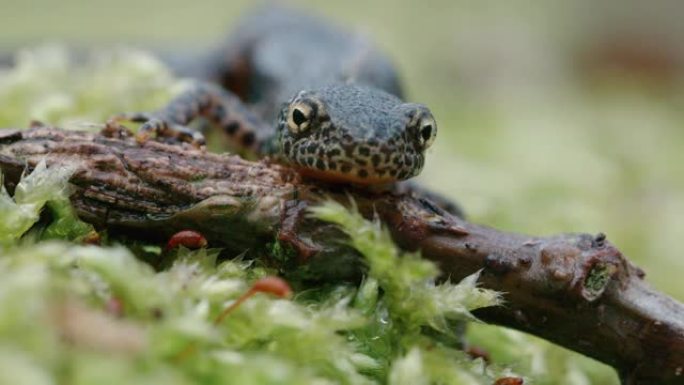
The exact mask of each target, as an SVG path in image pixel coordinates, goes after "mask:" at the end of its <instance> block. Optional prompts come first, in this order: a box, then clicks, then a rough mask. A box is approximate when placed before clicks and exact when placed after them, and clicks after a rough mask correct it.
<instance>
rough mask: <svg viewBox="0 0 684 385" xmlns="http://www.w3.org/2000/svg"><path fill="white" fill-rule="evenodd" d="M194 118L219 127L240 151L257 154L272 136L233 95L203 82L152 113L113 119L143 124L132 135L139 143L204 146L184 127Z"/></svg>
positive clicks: (269, 130) (193, 132)
mask: <svg viewBox="0 0 684 385" xmlns="http://www.w3.org/2000/svg"><path fill="white" fill-rule="evenodd" d="M198 118H204V119H206V120H207V121H208V122H209V123H210V124H211V125H212V126H214V127H219V128H220V129H221V131H222V132H223V133H224V134H225V135H226V136H227V137H228V139H229V140H230V141H231V142H232V144H233V145H234V147H235V148H238V149H240V150H241V152H251V153H259V152H260V148H261V147H262V146H263V145H264V142H266V141H268V140H269V139H270V138H271V137H272V132H273V129H272V128H269V127H268V126H267V125H266V124H265V123H264V122H263V121H262V120H261V119H260V118H259V117H257V116H256V115H254V114H253V113H252V112H251V111H250V110H248V109H247V108H246V107H245V106H244V105H243V104H242V101H240V99H239V98H238V97H237V96H235V95H233V94H232V93H231V92H230V91H226V90H224V89H222V88H220V87H218V86H215V85H211V84H207V83H201V84H198V85H197V86H195V87H193V88H192V89H190V90H188V91H186V92H184V93H182V94H180V95H179V96H177V97H176V98H174V99H173V100H171V102H169V103H168V104H167V105H166V106H165V107H163V108H162V109H160V110H158V111H156V112H152V113H132V114H121V115H118V116H116V117H114V119H113V120H114V121H118V120H130V121H134V122H139V123H143V125H142V126H141V127H140V129H139V130H138V133H137V134H136V139H137V140H138V141H139V142H144V141H146V140H148V139H149V138H150V137H152V136H156V137H160V138H170V139H175V140H177V141H180V142H187V143H191V144H193V145H195V146H197V147H200V146H204V144H205V140H204V136H203V135H202V133H200V132H198V131H196V130H193V129H192V128H190V127H188V125H189V124H191V123H192V122H193V121H195V120H196V119H198Z"/></svg>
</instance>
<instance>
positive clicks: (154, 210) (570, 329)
mask: <svg viewBox="0 0 684 385" xmlns="http://www.w3.org/2000/svg"><path fill="white" fill-rule="evenodd" d="M43 158H45V159H47V161H48V163H49V164H52V165H57V164H66V163H71V164H77V165H78V171H77V172H76V173H75V174H74V176H73V177H72V179H71V182H72V184H73V186H74V193H73V195H72V202H73V204H74V206H75V207H76V209H77V210H78V213H79V215H80V216H81V217H82V218H83V219H84V220H86V221H89V222H91V223H93V224H95V225H96V226H99V227H102V228H107V230H108V231H110V232H119V233H124V234H127V235H129V236H138V237H146V238H147V239H154V238H156V239H163V238H166V237H168V236H169V235H171V234H172V233H174V232H176V231H179V230H183V229H186V228H192V229H195V230H198V231H200V232H202V233H203V234H204V235H205V236H206V237H207V239H208V240H209V242H210V243H212V244H214V245H220V246H222V247H226V248H227V249H228V250H234V251H236V252H239V251H243V250H246V249H249V250H251V251H253V252H255V253H256V252H258V251H259V250H261V251H262V252H263V251H265V250H264V246H263V245H266V244H272V243H273V241H274V240H275V239H278V240H279V241H280V242H279V244H280V245H285V246H286V247H287V248H288V249H289V250H291V255H294V256H295V257H296V258H295V261H296V263H297V264H299V265H300V269H304V270H306V271H308V273H309V274H311V276H315V277H318V278H325V279H348V278H350V277H354V276H355V275H358V274H359V272H360V264H359V263H357V262H358V261H357V260H356V259H355V258H356V254H355V252H354V251H353V250H350V249H349V248H348V247H347V246H345V244H344V243H341V242H339V235H340V234H339V231H338V230H337V229H336V228H335V227H334V226H331V225H328V224H323V223H321V222H319V221H317V220H315V219H313V218H310V217H309V216H307V215H305V209H306V207H308V206H311V205H315V204H317V203H318V202H321V201H322V200H323V199H326V198H328V197H332V198H333V199H337V200H339V201H340V202H342V203H345V204H349V201H350V200H349V197H352V198H353V199H354V201H355V202H356V204H357V205H358V208H359V210H360V211H361V212H362V213H363V214H364V215H365V216H366V217H372V216H374V215H377V216H378V217H379V218H380V219H381V220H382V221H383V222H384V224H385V225H386V226H387V227H388V228H389V229H390V231H391V232H392V234H393V236H394V238H395V240H396V242H397V243H398V244H399V245H400V246H401V247H403V248H405V249H408V250H420V251H421V252H422V255H423V256H424V257H425V258H429V259H431V260H434V261H436V262H438V263H439V264H440V266H441V268H442V271H443V272H444V273H445V274H446V275H448V276H450V277H452V278H453V279H455V280H458V279H460V278H462V277H465V276H467V275H469V274H472V273H473V272H475V271H477V270H480V269H484V270H483V273H482V276H481V282H482V285H483V286H484V287H487V288H490V289H494V290H498V291H501V292H503V293H505V294H504V296H505V300H506V304H505V305H504V306H500V307H494V308H487V309H481V310H480V311H478V312H477V316H478V317H480V318H481V319H483V320H485V321H487V322H492V323H496V324H499V325H503V326H508V327H512V328H515V329H519V330H523V331H526V332H529V333H532V334H535V335H537V336H540V337H543V338H545V339H548V340H550V341H553V342H555V343H558V344H560V345H562V346H565V347H567V348H569V349H572V350H575V351H577V352H580V353H583V354H586V355H588V356H590V357H594V358H596V359H598V360H600V361H603V362H605V363H607V364H609V365H612V366H613V367H614V368H615V369H616V370H618V372H619V373H620V376H621V378H622V381H623V383H625V384H657V383H662V384H678V383H684V305H682V304H681V303H679V302H677V301H675V300H673V299H672V298H670V297H668V296H666V295H664V294H662V293H659V292H657V291H655V290H653V289H652V288H650V287H649V286H648V284H646V283H645V282H644V281H643V278H644V274H643V272H642V271H641V270H640V269H638V268H637V267H635V266H634V265H632V264H631V263H630V262H629V261H628V260H627V259H626V258H625V257H624V256H623V255H622V254H621V253H620V251H619V250H618V249H617V248H616V247H615V246H613V245H612V244H611V243H610V242H608V241H607V240H606V238H605V236H604V235H603V234H598V235H588V234H562V235H556V236H551V237H534V236H525V235H519V234H513V233H506V232H501V231H498V230H495V229H492V228H489V227H485V226H481V225H477V224H472V223H469V222H467V221H465V220H463V219H461V218H458V217H455V216H452V215H450V214H448V213H446V212H444V211H443V210H441V209H440V208H439V207H438V206H436V205H434V204H432V203H431V202H430V201H428V200H426V199H422V198H420V197H415V196H412V195H411V194H408V193H403V194H399V193H391V192H369V191H363V190H354V189H348V190H344V189H343V188H341V187H339V186H321V185H318V184H315V183H311V182H307V181H303V180H302V179H301V178H300V177H299V176H298V175H297V174H296V173H294V172H293V171H292V170H290V169H288V168H286V167H282V166H279V165H275V164H269V163H268V162H267V161H261V162H248V161H244V160H242V159H239V158H237V157H231V156H221V155H216V154H210V153H206V152H201V151H198V150H193V149H184V148H182V147H180V146H173V145H166V144H162V143H156V142H147V143H145V144H142V145H139V144H137V143H136V142H135V141H133V140H132V139H131V138H130V137H128V136H127V135H126V133H125V132H110V133H109V134H108V136H102V135H97V134H87V133H77V132H67V131H62V130H59V129H55V128H49V127H34V128H32V129H30V130H27V131H8V130H5V131H0V167H1V168H2V170H3V172H4V174H5V175H6V182H5V183H6V185H7V186H8V187H9V188H10V190H11V188H12V186H13V184H14V183H16V181H17V179H18V176H19V175H20V174H21V172H22V170H24V168H25V167H27V166H28V167H29V168H31V167H33V166H34V165H35V164H36V163H37V162H38V161H39V160H40V159H43ZM270 251H271V252H273V250H270ZM266 254H268V253H266ZM290 262H291V261H290ZM290 262H284V263H290Z"/></svg>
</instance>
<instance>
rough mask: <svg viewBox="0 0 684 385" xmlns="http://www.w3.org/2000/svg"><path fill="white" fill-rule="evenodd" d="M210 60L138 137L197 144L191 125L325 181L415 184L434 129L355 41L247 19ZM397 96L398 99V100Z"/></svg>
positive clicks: (273, 15)
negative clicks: (203, 123)
mask: <svg viewBox="0 0 684 385" xmlns="http://www.w3.org/2000/svg"><path fill="white" fill-rule="evenodd" d="M233 36H234V37H233V38H231V39H230V40H229V42H228V44H226V45H225V46H223V47H222V48H221V49H219V50H217V51H216V52H214V53H212V55H211V56H210V58H209V60H208V61H207V62H208V63H209V64H207V65H206V68H204V70H203V78H204V79H205V80H207V81H211V82H213V83H216V82H218V83H219V84H221V85H223V87H224V88H223V89H222V88H220V87H218V86H215V85H212V84H208V83H207V84H201V85H199V86H197V87H196V88H194V89H192V90H190V91H188V92H186V93H185V94H182V95H180V96H179V97H177V98H176V99H174V100H173V101H171V102H170V103H169V105H167V106H166V107H165V108H163V109H161V110H159V111H157V112H155V113H152V114H132V115H126V117H127V118H129V119H132V120H135V121H140V122H145V124H144V125H143V126H142V127H141V129H140V132H139V134H138V138H139V139H140V140H146V139H147V138H148V137H150V136H151V135H153V134H156V135H157V136H158V137H170V138H174V139H179V140H181V141H186V142H191V143H194V144H197V145H203V144H204V139H203V136H202V135H201V134H199V133H197V132H195V131H193V130H191V129H189V128H187V125H188V124H190V123H191V122H192V121H193V120H194V119H195V118H197V117H204V118H205V119H206V120H208V121H209V122H210V123H211V124H212V126H215V127H220V128H221V130H222V132H223V133H224V134H226V136H227V137H228V138H229V139H230V141H231V143H232V147H233V149H235V150H237V151H239V152H241V153H243V154H244V153H247V154H249V153H252V154H256V155H257V156H260V155H269V156H271V157H273V158H275V159H277V160H279V161H281V162H284V163H287V164H291V165H293V166H294V167H295V168H297V169H298V170H299V171H300V172H301V174H303V175H305V176H308V177H314V178H318V179H322V180H325V181H329V182H347V183H355V184H364V185H368V184H385V183H391V182H395V181H399V180H404V179H408V178H410V177H413V176H415V175H418V174H419V173H420V171H421V170H422V167H423V164H424V153H425V150H426V149H427V148H428V147H429V146H430V145H431V144H432V142H433V141H434V138H435V135H436V132H437V125H436V123H435V121H434V118H433V117H432V114H431V113H430V111H429V110H428V108H427V107H425V106H423V105H420V104H413V103H403V102H402V101H401V100H400V99H399V97H398V95H399V94H400V93H401V91H400V87H399V82H398V79H397V76H396V72H395V71H394V69H393V68H392V66H391V64H390V61H389V60H388V59H387V58H386V57H385V56H384V55H383V54H382V53H380V52H379V51H378V50H377V49H376V48H375V47H373V46H372V45H371V44H370V43H368V41H367V40H366V39H364V38H362V37H361V36H359V35H356V34H352V33H349V32H347V31H345V30H342V29H338V28H336V27H335V26H331V25H330V23H328V22H325V21H322V19H321V18H319V17H314V16H310V15H307V14H302V13H300V12H294V11H292V10H290V9H287V8H280V7H276V8H273V7H271V8H269V9H264V10H261V11H259V12H256V13H254V14H252V15H250V16H249V17H247V18H245V20H244V22H243V23H242V24H241V25H240V26H239V27H238V28H237V30H236V31H235V32H234V34H233ZM395 95H396V96H395Z"/></svg>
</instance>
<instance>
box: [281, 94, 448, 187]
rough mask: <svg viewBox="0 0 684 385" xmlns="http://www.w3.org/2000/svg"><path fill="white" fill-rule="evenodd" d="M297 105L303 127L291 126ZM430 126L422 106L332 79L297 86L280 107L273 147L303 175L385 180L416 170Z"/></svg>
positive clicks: (367, 181)
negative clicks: (302, 87) (308, 86)
mask: <svg viewBox="0 0 684 385" xmlns="http://www.w3.org/2000/svg"><path fill="white" fill-rule="evenodd" d="M300 110H302V111H307V112H308V116H307V119H306V121H305V123H304V124H302V125H301V126H304V125H306V127H303V128H302V129H296V128H297V125H296V119H295V117H296V116H295V114H296V113H297V111H300ZM293 128H295V129H293ZM435 129H436V127H435V125H434V119H433V118H432V115H431V114H430V111H429V110H428V109H427V108H426V107H425V106H422V105H418V104H409V103H402V102H401V101H400V100H399V99H398V98H397V97H395V96H393V95H390V94H388V93H385V92H381V91H378V90H375V89H372V88H369V87H364V86H358V85H335V86H329V87H324V88H321V89H318V90H316V91H301V92H299V93H298V94H297V95H296V96H295V97H294V98H293V99H292V101H291V102H290V103H288V104H287V105H285V106H284V107H283V108H282V110H281V112H280V114H279V117H278V124H277V132H276V138H277V142H276V143H277V153H279V154H282V155H281V156H282V157H284V158H285V159H287V160H289V161H290V162H291V163H293V164H294V165H296V166H297V167H298V168H300V170H301V171H302V173H303V174H304V175H308V176H314V177H317V178H320V179H326V180H332V181H335V180H347V181H353V182H356V183H364V184H370V183H387V182H392V181H395V180H403V179H407V178H410V177H412V176H415V175H417V174H418V173H419V172H420V170H421V169H422V168H423V163H424V151H425V149H426V148H427V147H428V146H429V145H430V144H431V143H432V140H433V139H434V130H435Z"/></svg>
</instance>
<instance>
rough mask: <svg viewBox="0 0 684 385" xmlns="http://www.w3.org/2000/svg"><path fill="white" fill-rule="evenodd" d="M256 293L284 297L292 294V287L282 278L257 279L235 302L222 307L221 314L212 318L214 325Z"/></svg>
mask: <svg viewBox="0 0 684 385" xmlns="http://www.w3.org/2000/svg"><path fill="white" fill-rule="evenodd" d="M256 293H268V294H272V295H275V296H276V297H280V298H286V297H289V296H290V295H292V289H291V288H290V285H288V283H287V282H285V280H284V279H282V278H279V277H275V276H268V277H264V278H261V279H258V280H257V281H256V282H254V283H253V284H252V287H250V288H249V290H247V291H246V292H245V293H244V294H243V295H241V296H240V297H239V298H238V299H236V300H235V302H233V303H232V304H231V305H230V306H228V307H227V308H225V309H223V311H222V312H221V314H219V315H218V317H216V319H215V320H214V325H218V324H220V323H221V321H223V319H224V318H226V316H227V315H228V314H230V313H231V312H232V311H233V310H235V309H237V307H238V306H240V304H242V303H243V302H245V301H246V300H247V299H248V298H249V297H251V296H253V295H254V294H256Z"/></svg>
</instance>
